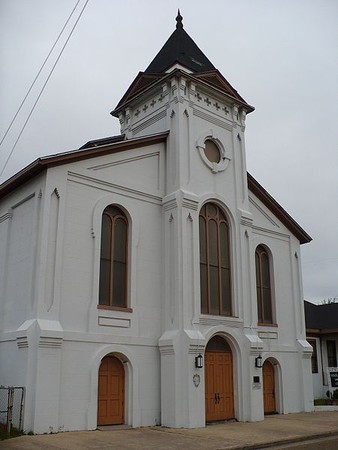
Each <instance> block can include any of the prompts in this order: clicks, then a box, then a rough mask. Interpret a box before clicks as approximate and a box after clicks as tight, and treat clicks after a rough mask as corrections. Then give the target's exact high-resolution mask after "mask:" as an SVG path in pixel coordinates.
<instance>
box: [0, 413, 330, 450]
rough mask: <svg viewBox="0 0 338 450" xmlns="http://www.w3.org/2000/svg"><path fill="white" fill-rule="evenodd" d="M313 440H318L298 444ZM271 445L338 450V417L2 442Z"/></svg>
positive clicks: (5, 445) (82, 448)
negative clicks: (309, 439)
mask: <svg viewBox="0 0 338 450" xmlns="http://www.w3.org/2000/svg"><path fill="white" fill-rule="evenodd" d="M323 437H325V440H321V439H320V438H323ZM308 438H312V439H316V440H314V441H312V442H307V443H306V444H303V443H300V442H299V441H300V440H304V439H308ZM283 444H286V446H285V445H284V446H282V445H283ZM267 445H269V448H271V447H272V448H274V449H276V450H277V449H281V448H284V449H285V448H288V449H295V450H308V449H309V450H315V449H325V450H334V449H337V448H338V411H335V412H315V413H299V414H287V415H276V416H268V417H266V418H265V420H264V421H263V422H254V423H252V422H251V423H243V422H237V423H225V424H217V425H209V426H208V427H206V428H196V429H172V428H162V427H145V428H126V429H110V430H104V431H99V430H96V431H80V432H68V433H59V434H51V435H39V436H21V437H19V438H14V439H9V440H6V441H2V442H0V450H5V449H6V450H36V449H44V450H55V449H62V450H94V449H100V450H112V449H118V450H136V449H145V450H151V449H154V450H155V449H156V450H176V449H184V450H202V449H208V450H227V449H237V450H239V449H259V448H266V446H267Z"/></svg>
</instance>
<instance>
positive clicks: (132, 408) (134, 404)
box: [87, 344, 141, 430]
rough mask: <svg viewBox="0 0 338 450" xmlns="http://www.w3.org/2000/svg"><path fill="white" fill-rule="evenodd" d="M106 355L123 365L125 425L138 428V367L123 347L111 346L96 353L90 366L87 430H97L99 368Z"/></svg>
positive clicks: (131, 353) (132, 355)
mask: <svg viewBox="0 0 338 450" xmlns="http://www.w3.org/2000/svg"><path fill="white" fill-rule="evenodd" d="M108 355H112V356H115V357H117V358H118V359H119V360H120V361H121V362H122V363H123V366H124V368H125V380H126V393H125V395H126V411H125V412H126V423H127V424H128V425H131V426H133V427H138V426H140V424H141V417H140V410H141V409H140V405H139V398H138V395H136V394H137V392H138V386H137V380H138V379H139V369H138V365H137V364H135V363H134V361H136V355H135V354H134V353H133V352H132V351H130V349H129V348H127V347H125V346H123V345H119V344H113V345H106V346H104V347H103V348H101V349H100V350H99V351H97V352H96V354H95V355H94V356H93V358H92V361H91V364H90V399H89V407H88V412H87V423H88V429H89V430H94V429H96V428H97V395H98V389H97V387H98V381H99V378H98V376H99V368H100V364H101V361H102V359H103V358H104V357H105V356H108Z"/></svg>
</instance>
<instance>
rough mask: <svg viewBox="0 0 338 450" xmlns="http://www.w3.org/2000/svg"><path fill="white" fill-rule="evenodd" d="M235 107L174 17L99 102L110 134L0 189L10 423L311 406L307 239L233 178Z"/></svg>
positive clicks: (156, 420)
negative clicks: (162, 40) (15, 407)
mask: <svg viewBox="0 0 338 450" xmlns="http://www.w3.org/2000/svg"><path fill="white" fill-rule="evenodd" d="M98 82H99V80H98ZM253 109H254V108H253V107H252V106H250V105H249V104H248V103H246V101H245V100H244V99H243V98H242V97H241V96H240V95H239V94H238V92H237V91H236V90H235V89H234V88H233V87H232V86H231V85H230V84H229V83H228V82H227V81H226V79H225V78H224V77H223V76H222V75H221V73H220V72H219V71H218V70H217V69H216V68H215V67H214V66H213V65H212V63H211V62H210V61H209V60H208V58H207V57H206V56H205V55H204V54H203V53H202V52H201V50H200V49H199V48H198V47H197V45H196V44H195V43H194V41H193V40H192V39H191V38H190V37H189V36H188V34H187V33H186V32H185V30H184V29H183V25H182V17H181V16H180V15H178V17H177V24H176V29H175V31H174V32H173V34H172V35H171V36H170V38H169V39H168V41H167V42H166V44H165V45H164V46H163V48H162V49H161V50H160V52H159V53H158V55H157V56H156V57H155V58H154V60H153V61H152V62H151V64H150V65H149V67H148V68H147V69H146V70H145V71H144V72H140V73H139V75H138V76H137V77H136V79H135V81H134V82H133V83H132V84H131V86H130V88H129V89H128V90H127V92H126V93H125V95H124V96H123V97H122V100H121V101H120V103H119V104H118V105H117V107H116V108H115V110H114V111H113V112H112V115H113V116H115V117H118V119H119V121H120V124H121V135H119V136H115V137H112V138H105V139H100V140H95V141H91V142H88V143H87V144H86V145H84V146H83V147H82V148H80V149H79V150H75V151H70V152H66V153H60V154H57V155H53V156H47V157H43V158H39V159H38V160H36V161H35V162H33V163H32V164H31V165H29V166H27V167H26V168H25V169H23V170H22V171H20V172H19V173H17V174H16V175H15V176H14V177H12V178H11V179H10V180H8V181H6V182H5V183H3V185H2V186H1V187H0V194H1V197H2V201H1V210H0V246H1V247H0V248H1V266H0V276H1V280H0V286H1V304H0V307H1V310H0V328H1V333H0V358H1V365H0V384H4V385H18V386H25V387H26V402H25V429H26V430H33V431H34V432H37V433H42V432H49V431H58V430H81V429H83V430H84V429H95V428H96V427H97V426H98V425H105V424H121V423H125V424H128V425H131V426H134V427H136V426H147V425H155V424H162V425H164V426H169V427H203V426H205V423H206V422H210V421H215V420H227V419H237V420H239V421H258V420H263V419H264V414H268V413H275V412H277V413H281V414H284V413H292V412H299V411H311V410H312V409H313V394H312V377H311V353H312V348H311V346H310V345H309V344H308V343H307V341H306V336H305V321H304V308H303V300H302V298H303V296H302V295H303V294H302V279H301V267H300V258H299V255H300V244H304V243H307V242H309V241H310V240H311V238H310V237H309V235H308V234H307V233H306V232H305V231H304V230H303V229H302V228H301V227H300V226H299V225H298V224H297V223H296V222H295V221H294V220H293V219H292V218H291V217H290V216H289V215H288V214H287V212H286V211H285V210H284V209H283V208H282V207H281V206H280V205H279V204H278V203H277V202H276V201H275V200H274V199H273V198H272V197H271V196H270V195H269V194H268V193H267V192H266V191H265V190H264V189H263V187H262V186H261V185H260V184H259V183H258V182H257V181H256V180H255V179H254V178H253V177H252V176H251V175H249V174H247V171H246V155H245V140H244V130H245V119H246V115H247V114H248V113H250V112H252V111H253ZM261 366H262V367H261Z"/></svg>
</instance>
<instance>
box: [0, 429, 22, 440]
mask: <svg viewBox="0 0 338 450" xmlns="http://www.w3.org/2000/svg"><path fill="white" fill-rule="evenodd" d="M23 434H25V433H24V432H23V431H19V430H18V429H16V428H14V427H12V429H11V433H10V435H9V436H8V434H7V431H6V430H4V429H3V428H0V441H4V440H5V439H10V438H14V437H18V436H22V435H23Z"/></svg>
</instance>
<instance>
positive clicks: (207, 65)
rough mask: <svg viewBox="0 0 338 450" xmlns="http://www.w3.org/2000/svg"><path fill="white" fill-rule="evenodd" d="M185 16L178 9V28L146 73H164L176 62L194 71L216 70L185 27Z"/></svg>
mask: <svg viewBox="0 0 338 450" xmlns="http://www.w3.org/2000/svg"><path fill="white" fill-rule="evenodd" d="M182 20H183V17H182V16H181V14H180V10H178V14H177V17H176V30H175V31H174V32H173V33H172V35H171V36H170V37H169V39H168V40H167V42H166V43H165V44H164V46H163V47H162V48H161V50H160V51H159V52H158V54H157V55H156V56H155V58H154V59H153V60H152V62H151V63H150V64H149V66H148V67H147V69H146V70H145V72H144V73H145V74H151V73H152V74H154V73H163V72H165V71H166V70H167V69H168V68H169V67H171V66H173V65H174V64H177V63H178V64H181V65H182V66H184V67H186V68H187V69H189V70H191V71H192V72H208V71H210V70H216V68H215V67H214V65H213V64H212V63H211V62H210V61H209V59H208V58H207V57H206V56H205V54H204V53H203V52H202V50H200V49H199V48H198V47H197V45H196V44H195V42H194V41H193V40H192V39H191V37H190V36H189V35H188V33H186V32H185V31H184V29H183V23H182Z"/></svg>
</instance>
